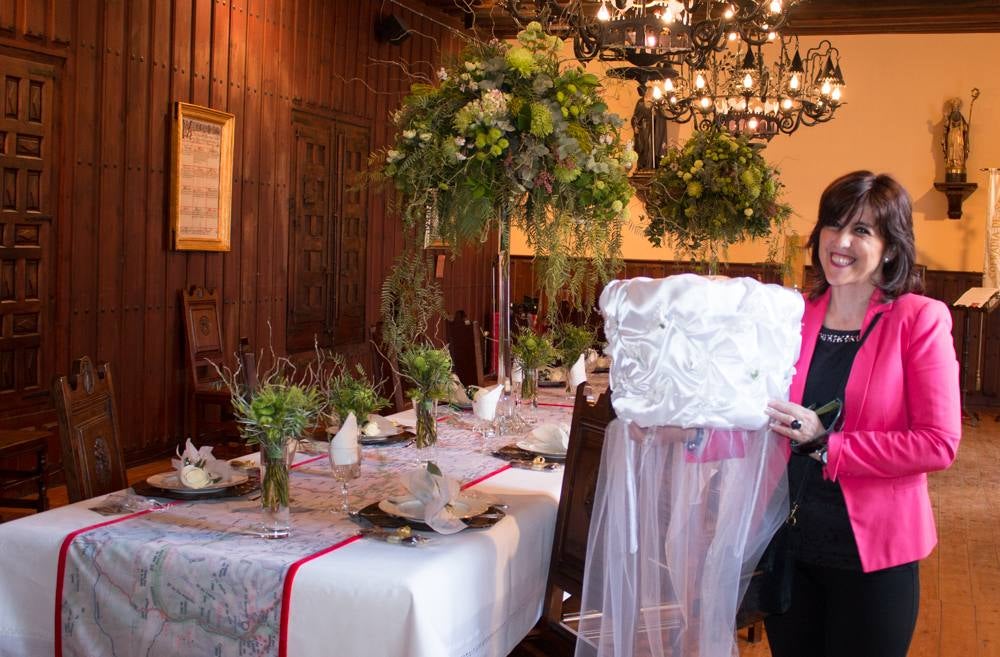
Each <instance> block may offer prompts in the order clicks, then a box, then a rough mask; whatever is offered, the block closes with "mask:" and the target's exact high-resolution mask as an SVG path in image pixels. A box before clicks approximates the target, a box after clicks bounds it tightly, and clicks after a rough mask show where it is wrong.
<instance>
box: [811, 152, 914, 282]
mask: <svg viewBox="0 0 1000 657" xmlns="http://www.w3.org/2000/svg"><path fill="white" fill-rule="evenodd" d="M866 210H867V211H868V216H869V217H870V219H871V221H872V222H873V223H874V225H875V229H876V230H878V232H879V234H880V235H881V236H882V239H884V240H885V253H884V255H885V257H888V258H889V261H888V262H883V263H882V280H881V281H880V282H878V283H877V285H878V288H879V289H880V290H882V294H883V295H885V298H886V299H895V298H896V297H898V296H900V295H903V294H906V293H907V292H922V291H923V282H922V281H921V280H920V274H919V273H918V272H917V271H916V268H915V264H916V259H917V249H916V246H915V244H914V239H913V210H912V207H911V204H910V195H909V194H908V193H907V192H906V190H905V189H903V186H902V185H900V184H899V183H898V182H896V180H895V179H894V178H893V177H892V176H889V175H887V174H884V173H880V174H874V173H872V172H871V171H854V172H852V173H848V174H845V175H843V176H841V177H840V178H837V179H836V180H834V181H833V182H832V183H830V185H829V186H828V187H827V188H826V189H825V190H823V195H822V196H821V197H820V199H819V218H818V219H817V221H816V225H815V226H814V227H813V230H812V234H810V235H809V242H808V243H807V244H806V246H808V247H809V248H810V249H811V250H812V266H813V279H814V280H813V286H812V290H811V291H810V293H809V296H810V297H811V298H816V297H818V296H820V295H821V294H823V293H824V292H826V290H827V288H828V287H830V284H829V283H828V282H827V280H826V275H825V274H824V273H823V267H822V264H821V262H820V257H819V235H820V232H821V231H822V230H823V229H824V228H826V227H829V226H832V227H837V228H839V227H841V226H843V225H844V224H846V223H848V222H850V221H851V220H852V219H854V218H855V217H857V216H859V215H860V214H862V213H863V212H865V211H866Z"/></svg>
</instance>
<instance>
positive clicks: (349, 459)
mask: <svg viewBox="0 0 1000 657" xmlns="http://www.w3.org/2000/svg"><path fill="white" fill-rule="evenodd" d="M330 468H331V469H332V470H333V478H334V480H335V481H339V482H340V491H341V494H342V495H343V502H342V503H341V505H340V509H339V510H340V512H341V513H343V514H345V515H346V514H348V513H350V512H351V507H350V497H349V495H348V490H347V484H348V482H350V481H351V480H352V479H357V478H358V477H360V476H361V445H354V446H353V447H331V448H330Z"/></svg>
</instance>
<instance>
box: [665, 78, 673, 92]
mask: <svg viewBox="0 0 1000 657" xmlns="http://www.w3.org/2000/svg"><path fill="white" fill-rule="evenodd" d="M663 88H664V89H665V90H666V91H673V90H674V81H673V80H671V79H670V78H667V79H665V80H664V81H663Z"/></svg>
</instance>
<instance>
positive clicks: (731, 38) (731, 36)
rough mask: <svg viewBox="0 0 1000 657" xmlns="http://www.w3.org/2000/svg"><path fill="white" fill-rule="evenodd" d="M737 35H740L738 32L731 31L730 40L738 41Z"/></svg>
mask: <svg viewBox="0 0 1000 657" xmlns="http://www.w3.org/2000/svg"><path fill="white" fill-rule="evenodd" d="M737 37H739V34H737V33H736V32H730V33H729V40H730V41H736V38H737Z"/></svg>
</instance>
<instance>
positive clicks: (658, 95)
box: [653, 85, 663, 100]
mask: <svg viewBox="0 0 1000 657" xmlns="http://www.w3.org/2000/svg"><path fill="white" fill-rule="evenodd" d="M661 98H663V90H662V89H660V85H656V86H654V87H653V100H659V99H661Z"/></svg>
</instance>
